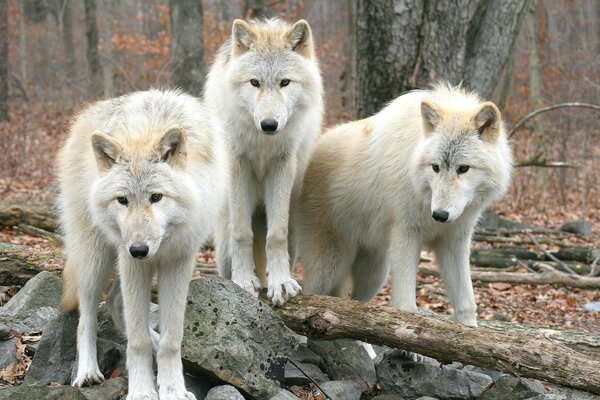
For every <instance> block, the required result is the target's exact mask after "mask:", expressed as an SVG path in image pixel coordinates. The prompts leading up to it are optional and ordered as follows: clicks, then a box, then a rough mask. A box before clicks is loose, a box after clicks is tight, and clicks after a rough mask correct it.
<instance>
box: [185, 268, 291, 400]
mask: <svg viewBox="0 0 600 400" xmlns="http://www.w3.org/2000/svg"><path fill="white" fill-rule="evenodd" d="M297 345H298V342H297V339H296V337H295V335H294V334H293V333H292V332H291V331H290V330H289V329H288V328H287V327H286V326H285V325H284V324H283V322H282V321H281V319H280V318H279V317H278V316H277V315H276V314H275V312H274V311H273V310H272V309H271V308H270V307H269V306H267V305H265V304H264V303H262V302H261V301H260V300H258V299H257V298H255V297H254V296H252V295H251V294H250V293H248V292H246V291H245V290H243V289H242V288H240V287H239V286H237V285H236V284H234V283H233V282H230V281H227V280H225V279H222V278H219V277H206V278H202V279H198V280H195V281H193V282H192V283H191V284H190V288H189V295H188V306H187V309H186V316H185V323H184V337H183V343H182V358H183V360H184V365H185V367H186V370H187V372H188V373H191V374H193V375H198V374H200V375H201V374H208V375H211V376H216V377H217V378H219V379H221V380H223V381H225V382H227V383H230V384H232V385H234V386H236V387H237V388H239V389H241V390H243V391H244V392H246V393H247V394H248V395H250V396H253V397H256V398H268V397H270V396H274V395H275V394H276V393H277V391H278V390H279V382H281V381H283V377H284V365H285V362H286V361H287V355H288V354H290V353H291V352H292V351H293V350H294V349H295V348H296V347H297Z"/></svg>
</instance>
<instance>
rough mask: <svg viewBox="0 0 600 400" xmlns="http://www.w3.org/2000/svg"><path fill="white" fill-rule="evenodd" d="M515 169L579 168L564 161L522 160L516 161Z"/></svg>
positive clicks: (577, 165)
mask: <svg viewBox="0 0 600 400" xmlns="http://www.w3.org/2000/svg"><path fill="white" fill-rule="evenodd" d="M515 167H516V168H520V167H540V168H579V167H580V165H579V164H569V163H567V162H564V161H539V160H524V161H517V163H516V164H515Z"/></svg>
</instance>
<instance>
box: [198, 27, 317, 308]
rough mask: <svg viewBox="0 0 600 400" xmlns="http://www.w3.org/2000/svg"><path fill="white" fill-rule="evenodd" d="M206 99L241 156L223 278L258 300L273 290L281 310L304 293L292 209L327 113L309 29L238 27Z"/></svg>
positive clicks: (234, 166)
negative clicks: (297, 272)
mask: <svg viewBox="0 0 600 400" xmlns="http://www.w3.org/2000/svg"><path fill="white" fill-rule="evenodd" d="M205 99H206V102H207V105H208V106H209V107H210V108H211V110H213V111H214V112H215V113H216V114H217V115H218V116H219V117H220V118H221V119H222V120H223V122H224V128H225V132H226V134H227V136H228V139H229V144H230V146H231V152H232V157H231V160H232V163H231V185H230V190H229V201H228V204H227V206H226V207H224V208H223V210H222V214H221V217H220V221H219V225H218V228H217V233H216V234H215V244H216V247H217V263H218V267H219V272H220V274H221V276H224V277H226V278H230V279H232V280H233V281H234V282H235V283H237V284H238V285H240V286H241V287H242V288H244V289H246V290H248V291H250V292H251V293H257V291H258V289H260V287H261V286H267V287H268V292H267V295H268V297H269V298H270V299H271V301H272V303H273V304H275V305H281V304H283V303H284V302H285V301H286V300H287V299H288V298H290V297H293V296H295V295H296V294H298V293H299V291H300V286H299V285H298V283H297V282H296V281H295V280H294V279H293V278H292V276H291V267H293V265H294V260H295V247H296V240H295V235H294V221H293V212H290V209H291V208H292V209H293V207H294V205H295V202H296V200H297V197H298V194H299V188H300V184H301V182H302V177H303V175H304V171H305V169H306V165H307V164H308V159H309V157H310V153H311V149H312V146H313V143H314V141H315V140H316V138H317V136H318V135H319V133H320V130H321V121H322V115H323V89H322V83H321V75H320V71H319V66H318V62H317V58H316V56H315V49H314V44H313V39H312V33H311V30H310V27H309V25H308V23H307V22H306V21H304V20H300V21H298V22H296V23H295V24H293V25H291V24H288V23H286V22H284V21H281V20H278V19H270V20H261V21H250V22H245V21H242V20H236V21H234V23H233V29H232V34H231V39H230V40H228V41H227V42H226V43H225V44H224V45H223V46H222V47H221V49H220V50H219V53H218V55H217V57H216V60H215V62H214V65H213V66H212V68H211V70H210V73H209V74H208V80H207V84H206V90H205ZM255 268H256V273H255ZM257 274H258V276H257Z"/></svg>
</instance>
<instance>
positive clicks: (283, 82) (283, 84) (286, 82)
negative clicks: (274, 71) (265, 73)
mask: <svg viewBox="0 0 600 400" xmlns="http://www.w3.org/2000/svg"><path fill="white" fill-rule="evenodd" d="M289 84H290V80H289V79H283V80H282V81H281V83H279V86H281V87H286V86H287V85H289Z"/></svg>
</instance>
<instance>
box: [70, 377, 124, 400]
mask: <svg viewBox="0 0 600 400" xmlns="http://www.w3.org/2000/svg"><path fill="white" fill-rule="evenodd" d="M79 391H80V392H81V393H82V394H83V395H84V396H85V398H86V399H87V400H120V399H122V398H124V397H125V395H126V394H127V379H125V378H123V377H118V378H111V379H109V380H107V381H105V382H103V383H102V384H101V385H94V386H87V387H82V388H80V389H79Z"/></svg>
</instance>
